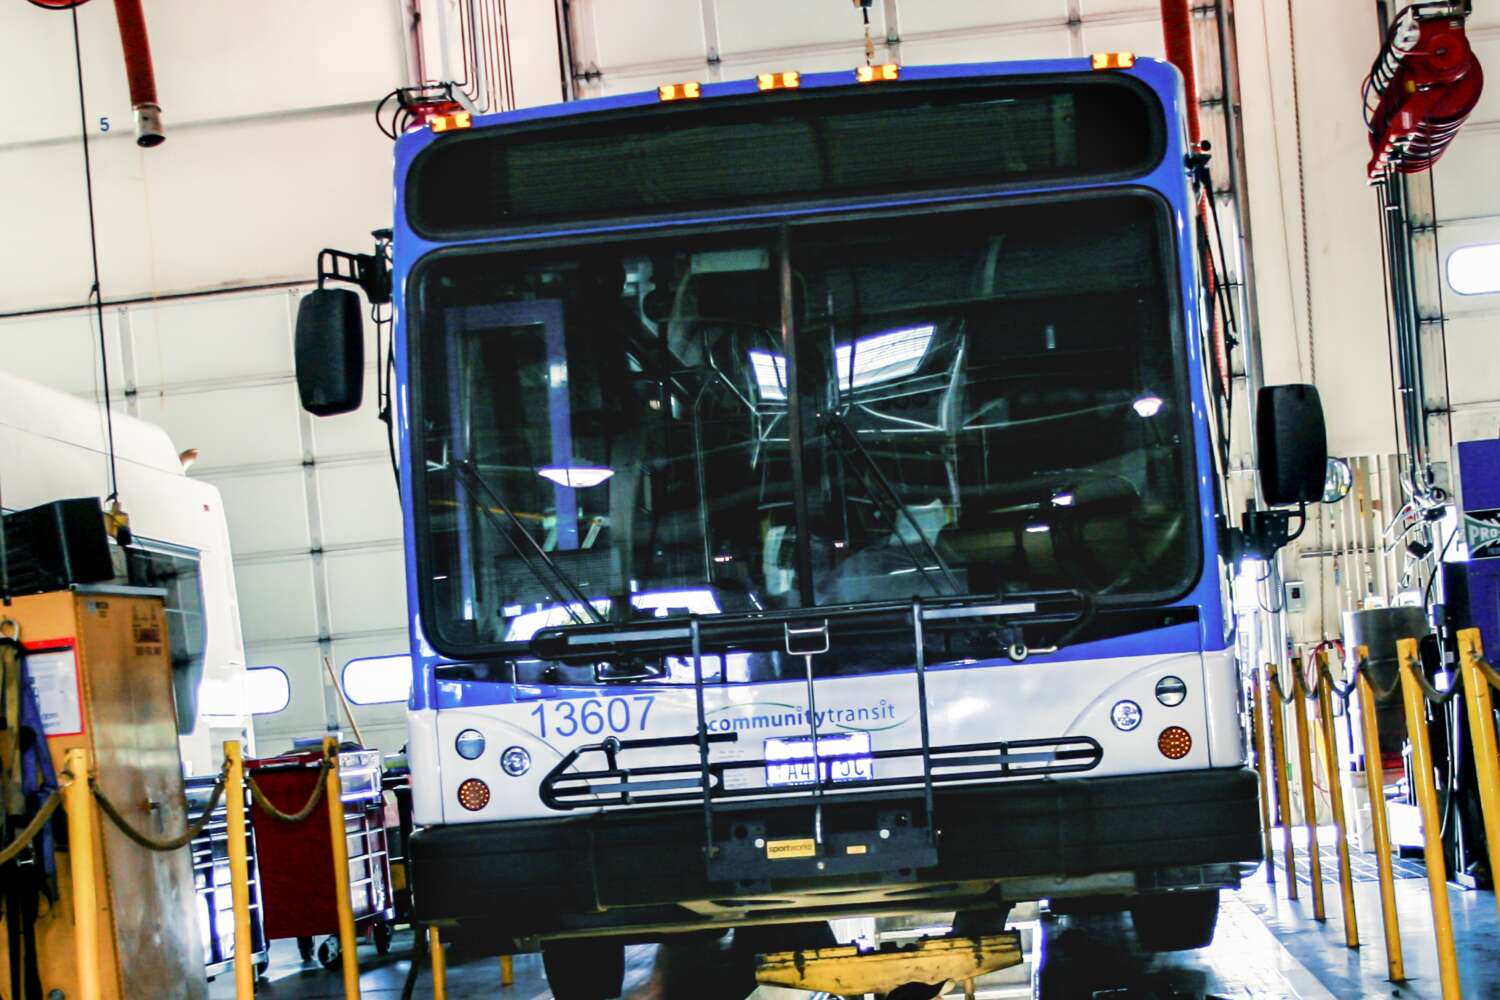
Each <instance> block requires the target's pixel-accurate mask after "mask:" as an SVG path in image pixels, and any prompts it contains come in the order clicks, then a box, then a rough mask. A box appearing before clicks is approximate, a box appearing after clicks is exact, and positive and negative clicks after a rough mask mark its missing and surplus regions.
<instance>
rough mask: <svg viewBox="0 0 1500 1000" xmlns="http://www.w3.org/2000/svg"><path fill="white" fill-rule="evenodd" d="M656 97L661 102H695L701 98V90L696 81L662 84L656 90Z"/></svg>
mask: <svg viewBox="0 0 1500 1000" xmlns="http://www.w3.org/2000/svg"><path fill="white" fill-rule="evenodd" d="M656 96H657V97H658V98H660V99H661V100H663V101H696V100H697V99H698V98H699V97H702V96H703V88H702V87H701V86H700V85H699V83H698V81H696V80H689V81H688V82H687V83H664V84H662V85H661V86H660V87H657V88H656Z"/></svg>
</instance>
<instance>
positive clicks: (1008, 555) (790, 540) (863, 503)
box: [412, 191, 1199, 656]
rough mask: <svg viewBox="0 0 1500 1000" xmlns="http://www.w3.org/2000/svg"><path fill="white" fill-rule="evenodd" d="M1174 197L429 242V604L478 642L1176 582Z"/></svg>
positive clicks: (420, 295) (452, 628) (424, 267)
mask: <svg viewBox="0 0 1500 1000" xmlns="http://www.w3.org/2000/svg"><path fill="white" fill-rule="evenodd" d="M1167 225H1168V218H1167V210H1166V208H1165V206H1164V204H1163V203H1161V202H1160V201H1159V200H1157V199H1155V198H1153V197H1151V196H1148V195H1145V194H1142V193H1137V192H1129V193H1121V192H1118V191H1117V192H1110V193H1101V194H1098V195H1094V196H1088V197H1083V198H1080V197H1078V196H1077V195H1076V194H1075V195H1073V196H1072V197H1071V198H1070V199H1069V200H1067V201H1057V200H1051V201H1032V202H1027V203H1015V202H1011V203H1001V204H995V203H990V204H987V205H984V206H980V207H968V208H962V209H958V208H954V209H948V210H943V211H940V212H931V213H926V214H919V215H912V214H903V215H900V216H879V217H871V216H867V217H862V218H852V219H850V218H844V219H840V220H835V221H799V222H795V223H789V224H786V225H784V226H783V227H780V228H778V227H777V226H774V225H768V226H766V227H764V228H759V229H757V228H738V229H736V230H735V231H733V232H732V233H726V232H711V231H710V232H698V233H696V234H693V235H674V236H670V237H660V238H657V237H653V238H641V237H638V236H637V237H633V238H630V239H628V240H625V241H619V240H616V241H613V242H607V241H593V242H582V243H581V242H578V241H574V242H572V243H570V244H568V245H565V246H553V247H550V248H545V249H535V248H533V249H530V250H526V251H517V250H514V249H497V248H492V247H487V248H480V249H473V248H466V249H464V250H453V251H445V252H442V253H438V254H435V255H433V256H432V257H430V258H428V259H427V260H426V261H424V262H423V263H421V264H419V266H418V267H417V268H416V270H415V272H414V275H413V278H412V287H413V294H414V302H415V313H414V317H413V344H414V345H415V346H414V349H413V362H414V367H415V374H414V384H415V386H416V389H417V398H416V400H415V406H416V410H415V413H416V416H417V431H416V433H417V435H418V436H417V458H418V462H419V465H418V468H419V469H420V470H421V475H420V477H419V479H418V482H417V483H416V484H415V485H416V488H417V491H418V495H417V500H418V508H417V510H418V513H417V530H418V533H419V536H420V539H421V540H420V545H419V567H420V568H419V572H420V574H421V583H422V588H421V589H422V595H423V607H422V617H423V622H424V626H425V628H426V631H427V632H428V634H429V635H430V636H431V637H432V638H433V641H434V643H435V644H436V645H437V646H438V647H439V648H440V649H442V650H443V651H444V652H445V653H446V654H448V655H450V656H466V655H467V656H473V655H478V654H481V653H485V652H491V653H494V652H503V651H506V650H511V651H514V650H518V649H519V648H520V647H519V645H517V644H520V643H524V642H525V641H526V640H528V639H530V637H531V636H532V635H533V634H534V633H535V632H536V631H537V630H538V629H540V628H543V627H547V626H553V625H563V624H568V623H571V622H580V623H582V622H591V621H623V620H630V619H635V618H641V617H653V616H654V617H663V616H669V615H684V614H689V613H697V614H714V613H721V612H726V613H727V612H734V611H752V610H757V609H759V610H774V609H783V608H797V607H807V606H809V605H833V604H839V605H844V604H856V603H861V602H869V601H889V600H893V599H901V598H910V597H913V596H919V595H920V596H960V595H968V594H996V593H1004V592H1007V591H1019V590H1035V589H1051V588H1076V589H1079V590H1084V591H1087V592H1088V593H1090V594H1091V595H1093V596H1094V598H1095V600H1096V602H1097V603H1098V604H1099V605H1100V606H1107V605H1110V604H1119V603H1145V602H1149V601H1160V600H1164V599H1169V598H1172V597H1175V596H1176V595H1179V594H1181V593H1182V592H1184V591H1185V590H1186V589H1187V588H1188V586H1189V585H1190V584H1191V583H1192V578H1193V576H1194V575H1195V573H1196V570H1197V567H1198V563H1199V553H1198V541H1197V531H1196V529H1195V526H1196V524H1197V520H1196V518H1195V517H1194V513H1193V512H1194V505H1193V502H1192V496H1191V494H1190V485H1191V483H1192V481H1193V478H1192V477H1193V473H1192V457H1191V453H1192V449H1191V446H1190V444H1191V424H1190V422H1189V419H1188V409H1189V404H1188V399H1187V392H1186V375H1185V371H1186V365H1185V362H1184V360H1183V358H1182V356H1181V355H1182V350H1181V348H1180V347H1179V346H1178V345H1179V344H1180V343H1181V338H1180V337H1179V336H1178V335H1177V333H1176V330H1177V322H1176V321H1175V320H1174V311H1173V303H1174V302H1175V300H1176V295H1175V293H1174V291H1173V284H1172V283H1173V281H1174V278H1173V275H1174V273H1175V271H1174V267H1173V265H1172V263H1171V261H1170V257H1169V250H1168V249H1167V247H1168V246H1169V244H1168V242H1167V233H1166V231H1167ZM793 411H795V416H796V419H795V420H793V419H792V418H793V415H794V414H793ZM794 423H795V424H796V427H795V429H794V428H793V424H794ZM799 460H800V462H799ZM799 464H800V470H799V469H798V468H797V466H798V465H799ZM798 476H800V478H801V482H802V484H803V488H802V490H801V491H800V493H799V491H798V490H797V489H796V487H795V483H796V481H797V477H798Z"/></svg>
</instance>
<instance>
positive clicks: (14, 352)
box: [0, 272, 123, 398]
mask: <svg viewBox="0 0 1500 1000" xmlns="http://www.w3.org/2000/svg"><path fill="white" fill-rule="evenodd" d="M16 276H17V274H16V272H11V277H16ZM86 290H87V286H85V288H84V291H86ZM8 297H9V296H8V294H7V295H6V298H8ZM118 330H119V326H118V323H117V319H116V316H115V313H114V311H113V310H105V313H104V335H105V338H106V343H107V344H108V345H109V355H110V357H109V360H110V368H109V373H110V378H111V382H110V391H111V392H112V393H115V394H118V393H119V392H120V391H121V389H122V388H123V380H122V378H121V376H122V370H121V368H120V340H119V336H118ZM0 352H3V354H4V361H3V365H4V368H5V371H7V372H8V373H10V374H12V375H18V376H20V377H21V378H25V379H30V380H31V381H33V382H40V383H42V384H43V385H50V386H51V387H52V388H54V389H61V390H62V391H63V392H69V393H73V394H74V395H78V396H95V397H96V398H97V395H98V391H99V389H98V387H99V371H100V369H99V334H98V327H97V325H96V321H95V318H94V314H93V313H92V312H86V311H82V310H80V311H77V312H65V313H53V314H50V315H45V316H28V317H22V318H17V319H9V320H4V321H0Z"/></svg>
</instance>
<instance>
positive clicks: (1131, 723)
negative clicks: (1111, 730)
mask: <svg viewBox="0 0 1500 1000" xmlns="http://www.w3.org/2000/svg"><path fill="white" fill-rule="evenodd" d="M1109 721H1110V722H1113V723H1114V724H1115V728H1116V729H1118V730H1120V731H1121V732H1124V733H1128V732H1130V731H1131V730H1132V729H1134V728H1135V727H1136V726H1139V725H1140V724H1141V706H1139V705H1137V704H1136V703H1135V702H1133V701H1130V700H1128V699H1127V700H1126V701H1117V702H1115V707H1114V708H1112V709H1110V710H1109Z"/></svg>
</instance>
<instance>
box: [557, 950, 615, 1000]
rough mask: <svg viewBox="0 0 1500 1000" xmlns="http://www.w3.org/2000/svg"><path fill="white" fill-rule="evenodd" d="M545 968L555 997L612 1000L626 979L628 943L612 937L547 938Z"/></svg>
mask: <svg viewBox="0 0 1500 1000" xmlns="http://www.w3.org/2000/svg"><path fill="white" fill-rule="evenodd" d="M542 968H543V969H545V970H546V972H547V985H548V986H549V987H550V988H551V989H552V995H553V997H554V998H555V1000H611V998H613V997H617V996H619V995H620V990H621V988H622V987H623V986H624V983H625V945H624V943H623V942H620V941H614V940H610V939H609V938H601V939H596V940H592V941H590V940H582V941H573V940H565V941H546V942H543V944H542Z"/></svg>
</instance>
